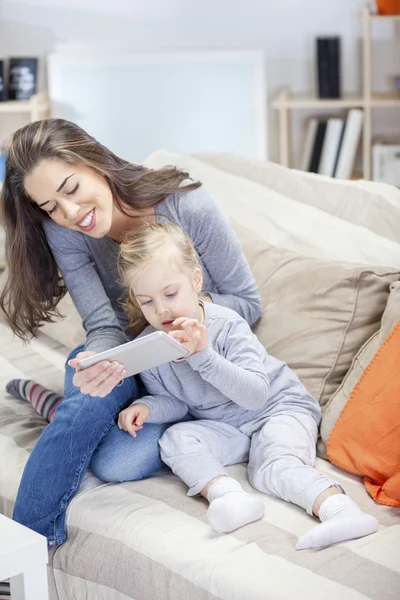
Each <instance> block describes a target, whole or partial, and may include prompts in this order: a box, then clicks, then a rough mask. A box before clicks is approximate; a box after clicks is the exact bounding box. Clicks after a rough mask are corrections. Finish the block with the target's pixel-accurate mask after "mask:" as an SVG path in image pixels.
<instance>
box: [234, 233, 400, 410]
mask: <svg viewBox="0 0 400 600" xmlns="http://www.w3.org/2000/svg"><path fill="white" fill-rule="evenodd" d="M232 224H233V227H234V228H235V230H236V232H237V234H238V236H239V239H240V241H241V244H242V247H243V250H244V253H245V255H246V257H247V260H248V261H249V264H250V267H251V269H252V272H253V275H254V277H255V279H256V281H257V284H258V286H259V288H260V293H261V302H262V318H261V320H260V322H259V323H258V324H257V325H256V327H255V328H254V331H255V333H256V334H257V336H258V337H259V339H260V340H261V342H262V343H263V345H264V346H265V347H266V348H267V350H268V351H269V352H270V353H271V354H272V355H274V356H276V357H278V358H280V359H282V360H284V361H286V362H287V363H288V365H289V366H290V367H292V368H293V369H294V371H295V372H296V373H297V375H298V376H299V377H300V379H301V380H302V381H303V383H304V385H305V386H306V388H307V389H308V390H309V392H310V393H311V394H313V396H315V397H316V398H317V399H318V401H319V402H320V404H321V406H322V408H324V406H325V405H326V404H327V402H328V400H329V399H330V398H331V396H332V395H333V394H334V393H335V392H336V390H337V389H338V387H339V386H340V384H341V382H342V380H343V378H344V376H345V375H346V373H347V371H348V370H349V368H350V366H351V363H352V361H353V358H354V357H355V355H356V354H357V352H358V351H359V349H360V348H361V346H362V345H363V344H364V343H365V342H366V341H367V340H368V339H369V338H370V337H371V336H372V335H373V334H374V333H376V332H377V331H378V330H379V327H380V322H381V317H382V313H383V311H384V310H385V306H386V303H387V299H388V296H389V286H390V284H391V283H392V282H395V281H396V280H398V279H399V277H400V271H398V270H394V269H390V268H388V269H385V268H384V267H365V266H364V265H361V266H360V265H354V264H350V263H339V262H331V261H322V260H318V259H315V258H306V257H303V256H299V255H298V254H295V253H294V252H291V251H288V250H284V249H282V248H277V247H275V246H271V245H269V244H267V243H266V242H264V241H263V240H260V239H259V238H257V236H255V235H254V234H253V233H251V232H249V231H248V230H247V229H245V228H243V227H242V226H241V225H239V224H236V223H234V222H233V223H232Z"/></svg>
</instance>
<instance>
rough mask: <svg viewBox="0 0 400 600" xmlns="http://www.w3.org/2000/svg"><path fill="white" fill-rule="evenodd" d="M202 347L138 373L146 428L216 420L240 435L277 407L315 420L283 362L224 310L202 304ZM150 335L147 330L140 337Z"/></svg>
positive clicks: (315, 408) (311, 402)
mask: <svg viewBox="0 0 400 600" xmlns="http://www.w3.org/2000/svg"><path fill="white" fill-rule="evenodd" d="M203 306H204V311H205V320H204V325H205V326H206V327H207V330H208V346H207V347H206V348H204V349H203V350H201V351H200V352H197V353H196V354H193V355H192V356H189V358H187V359H184V360H178V361H173V362H170V363H167V364H164V365H160V366H159V367H156V368H153V369H149V370H148V371H144V372H143V373H141V378H142V381H143V383H144V384H145V387H146V390H147V392H148V395H146V396H144V397H143V398H140V399H139V400H136V401H135V402H133V404H137V403H144V404H146V405H147V406H148V407H149V408H150V415H149V417H148V419H147V422H148V423H172V422H174V421H180V420H181V419H183V417H184V416H185V415H186V414H187V413H188V412H189V413H190V414H191V415H192V416H193V417H194V418H196V419H208V420H213V421H222V422H224V423H229V424H230V425H232V426H234V427H237V428H238V429H240V430H241V431H243V432H244V433H246V434H250V433H252V431H253V427H255V425H256V424H257V422H258V421H259V420H260V419H261V418H263V417H265V416H267V414H270V411H271V410H273V409H274V408H276V406H277V405H278V404H279V405H280V404H281V403H282V402H286V403H289V404H291V405H295V406H296V410H298V411H300V412H306V413H308V414H309V413H310V412H311V413H312V414H313V415H314V417H315V420H316V421H317V422H319V420H320V408H319V405H318V403H317V401H316V400H315V399H314V398H313V397H312V396H311V395H310V394H309V393H308V392H307V390H306V389H305V387H304V386H303V384H302V383H301V382H300V380H299V379H298V377H297V376H296V374H295V373H294V372H293V371H292V370H291V369H290V368H289V367H288V366H287V364H286V363H284V362H282V361H280V360H278V359H277V358H274V357H273V356H270V355H269V354H268V353H267V351H266V350H265V348H264V346H263V345H262V344H261V343H260V341H259V340H258V339H257V337H256V336H255V335H254V334H253V332H252V331H251V329H250V327H249V325H248V323H247V322H246V321H245V320H244V319H242V317H240V316H239V315H238V314H237V313H235V312H234V311H232V310H230V309H229V308H226V307H223V306H218V305H217V304H210V303H208V302H205V303H204V305H203ZM152 331H155V330H154V329H153V328H152V327H150V326H149V327H147V328H146V329H145V331H144V332H143V333H142V334H141V335H146V334H148V333H151V332H152Z"/></svg>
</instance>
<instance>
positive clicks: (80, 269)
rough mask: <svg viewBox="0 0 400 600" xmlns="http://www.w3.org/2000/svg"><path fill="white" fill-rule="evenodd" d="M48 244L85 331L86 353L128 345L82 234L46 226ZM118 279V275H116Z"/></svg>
mask: <svg viewBox="0 0 400 600" xmlns="http://www.w3.org/2000/svg"><path fill="white" fill-rule="evenodd" d="M45 232H46V237H47V241H48V243H49V246H50V248H51V251H52V253H53V256H54V258H55V261H56V263H57V265H58V268H59V269H60V271H61V274H62V276H63V279H64V281H65V284H66V286H67V288H68V291H69V293H70V294H71V297H72V300H73V302H74V304H75V306H76V308H77V310H78V312H79V314H80V316H81V318H82V325H83V327H84V329H85V331H86V335H87V337H86V345H85V349H86V350H87V351H93V352H96V353H97V352H102V351H103V350H108V349H110V348H114V347H115V346H118V345H119V344H123V343H125V342H126V341H127V337H126V335H125V332H124V330H123V328H122V326H121V324H120V323H119V321H118V319H117V316H116V314H115V312H114V309H113V307H112V305H111V301H110V299H109V297H108V296H107V293H106V290H105V289H104V286H103V283H102V282H101V280H100V277H99V275H98V273H97V271H96V268H95V265H94V261H93V258H92V256H91V254H90V251H89V248H88V246H87V244H86V243H85V240H84V239H83V234H80V233H79V232H75V231H71V230H69V229H66V228H65V227H61V226H59V225H56V224H55V223H46V224H45ZM115 278H116V279H117V272H116V273H115Z"/></svg>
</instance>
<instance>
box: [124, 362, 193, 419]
mask: <svg viewBox="0 0 400 600" xmlns="http://www.w3.org/2000/svg"><path fill="white" fill-rule="evenodd" d="M140 377H141V379H142V381H143V383H144V385H145V387H146V390H147V391H148V392H149V394H150V395H148V396H143V398H139V399H138V400H135V402H132V404H131V406H133V405H134V404H145V405H146V406H148V407H149V409H150V415H149V416H148V418H147V419H146V423H174V422H175V421H181V420H182V419H183V417H185V416H186V415H187V413H188V406H187V404H185V403H184V402H181V400H178V399H177V398H175V397H174V396H171V394H169V393H168V392H167V390H166V389H165V386H164V385H163V383H162V381H161V379H160V378H159V377H157V375H156V374H154V373H153V372H152V371H144V372H143V373H141V374H140Z"/></svg>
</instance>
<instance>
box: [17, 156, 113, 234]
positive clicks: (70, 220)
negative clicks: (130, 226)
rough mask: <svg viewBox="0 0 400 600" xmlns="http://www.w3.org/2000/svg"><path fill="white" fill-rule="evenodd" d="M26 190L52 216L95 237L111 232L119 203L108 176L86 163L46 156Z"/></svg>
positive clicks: (30, 178)
mask: <svg viewBox="0 0 400 600" xmlns="http://www.w3.org/2000/svg"><path fill="white" fill-rule="evenodd" d="M25 191H26V193H27V194H28V195H29V196H30V198H31V199H32V200H33V201H34V202H36V204H38V206H39V207H40V208H41V209H42V210H43V211H45V212H47V214H48V215H49V216H50V218H51V219H52V220H53V221H55V222H56V223H58V224H59V225H62V226H63V227H66V228H67V229H73V230H75V231H81V232H82V233H85V234H86V235H90V236H91V237H94V238H101V237H104V236H105V235H107V234H108V233H109V231H110V229H111V225H112V220H113V214H114V212H115V210H116V207H115V205H114V202H113V197H112V193H111V189H110V186H109V185H108V183H107V180H106V179H105V177H103V176H102V175H100V174H99V173H97V172H96V171H95V170H94V169H91V168H90V167H86V166H83V165H69V164H68V163H65V162H63V161H61V160H44V161H42V162H40V163H39V164H38V165H37V166H36V168H35V169H34V170H33V171H32V173H30V174H29V175H27V176H26V178H25Z"/></svg>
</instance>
